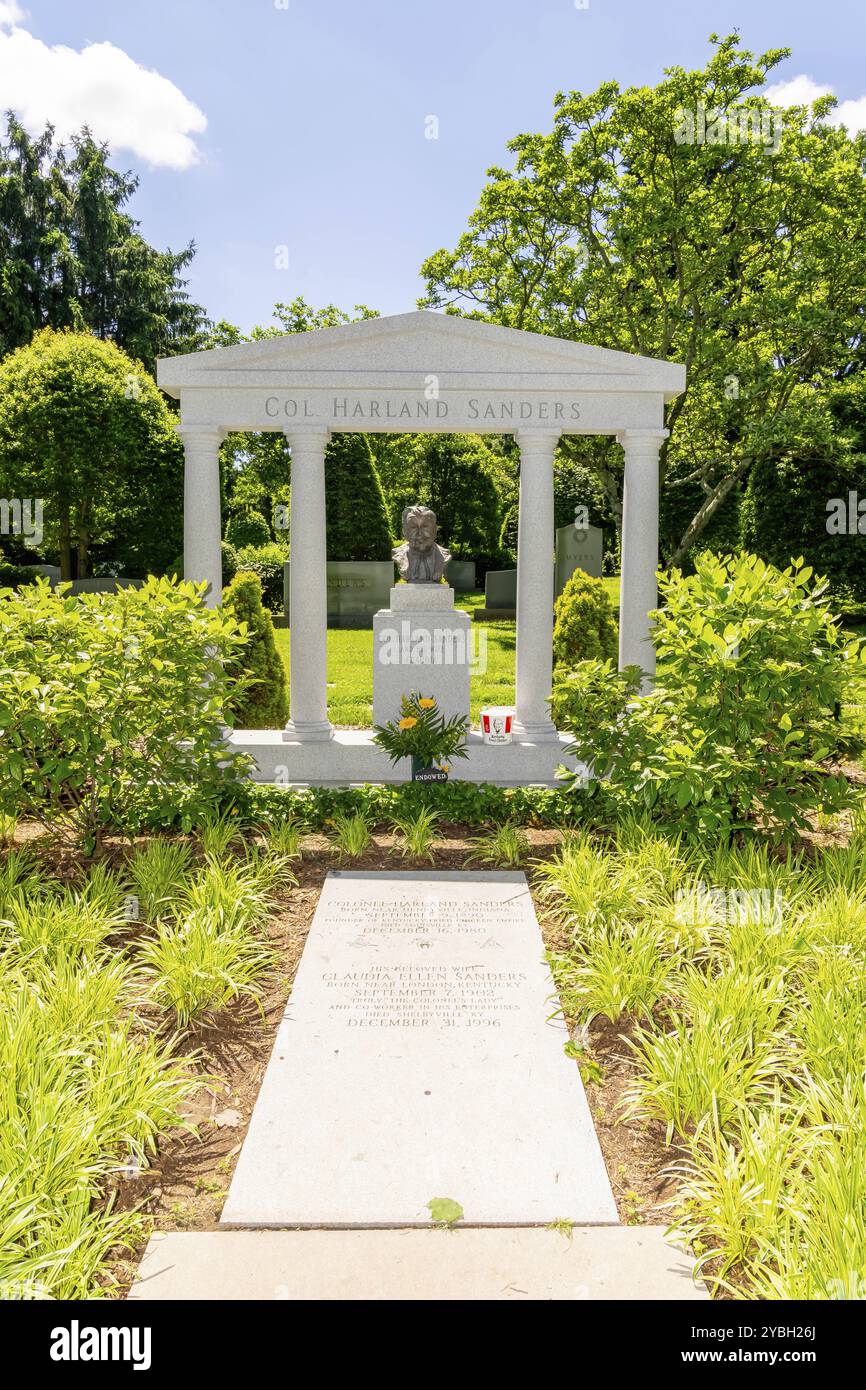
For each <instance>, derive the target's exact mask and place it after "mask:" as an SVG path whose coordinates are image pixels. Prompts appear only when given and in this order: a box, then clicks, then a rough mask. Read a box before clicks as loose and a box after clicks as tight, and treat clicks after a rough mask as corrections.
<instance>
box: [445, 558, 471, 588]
mask: <svg viewBox="0 0 866 1390" xmlns="http://www.w3.org/2000/svg"><path fill="white" fill-rule="evenodd" d="M445 578H446V580H447V581H448V583H449V584H450V585H451V588H452V589H459V590H460V592H461V593H463V592H466V591H471V590H472V589H474V588H475V561H474V560H449V561H448V564H447V565H446V566H445Z"/></svg>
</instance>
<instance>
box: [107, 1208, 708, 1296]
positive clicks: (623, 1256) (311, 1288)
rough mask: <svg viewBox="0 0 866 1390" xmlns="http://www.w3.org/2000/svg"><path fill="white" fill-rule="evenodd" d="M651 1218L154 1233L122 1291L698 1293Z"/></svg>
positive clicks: (687, 1266)
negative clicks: (556, 1225) (558, 1227)
mask: <svg viewBox="0 0 866 1390" xmlns="http://www.w3.org/2000/svg"><path fill="white" fill-rule="evenodd" d="M692 1268H693V1262H692V1260H691V1259H690V1258H689V1257H688V1256H686V1255H683V1254H682V1253H681V1252H680V1251H678V1250H675V1249H674V1248H673V1247H672V1246H670V1245H669V1244H667V1242H666V1241H665V1239H664V1228H663V1227H661V1226H576V1227H574V1228H573V1229H572V1231H571V1233H570V1236H569V1234H567V1233H560V1232H559V1231H549V1230H545V1229H544V1228H542V1227H523V1228H521V1229H517V1230H515V1229H498V1230H497V1229H494V1228H490V1227H488V1228H483V1229H482V1228H471V1227H460V1228H459V1229H458V1230H454V1231H447V1230H429V1229H428V1230H420V1229H417V1228H416V1229H414V1230H404V1231H374V1230H370V1231H359V1230H355V1231H200V1232H198V1231H195V1232H194V1231H190V1232H183V1231H180V1232H170V1233H161V1234H157V1235H154V1236H153V1237H152V1238H151V1241H150V1244H149V1245H148V1247H147V1251H146V1253H145V1256H144V1259H143V1260H142V1263H141V1268H140V1270H139V1274H138V1279H137V1280H136V1283H135V1285H134V1287H133V1289H132V1291H131V1293H130V1295H129V1297H130V1298H131V1299H160V1300H178V1301H187V1300H196V1299H226V1300H230V1299H240V1300H243V1299H288V1300H304V1299H313V1300H324V1301H338V1302H342V1301H346V1300H353V1299H359V1300H366V1301H375V1300H386V1299H387V1300H394V1301H398V1302H407V1301H416V1300H430V1301H433V1302H438V1301H440V1300H450V1301H455V1300H457V1301H485V1302H488V1301H494V1302H499V1301H502V1300H518V1301H522V1302H529V1301H533V1300H555V1301H574V1300H583V1299H587V1300H595V1299H628V1300H679V1301H682V1300H702V1299H703V1300H705V1299H707V1298H708V1294H707V1291H706V1288H705V1287H704V1285H703V1284H702V1283H701V1282H697V1283H696V1282H695V1281H694V1280H693V1278H692Z"/></svg>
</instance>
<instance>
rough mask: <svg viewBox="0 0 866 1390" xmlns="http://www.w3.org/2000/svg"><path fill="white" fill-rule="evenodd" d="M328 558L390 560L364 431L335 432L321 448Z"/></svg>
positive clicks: (379, 493)
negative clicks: (352, 432) (328, 442)
mask: <svg viewBox="0 0 866 1390" xmlns="http://www.w3.org/2000/svg"><path fill="white" fill-rule="evenodd" d="M325 494H326V497H327V527H328V559H329V560H390V558H391V548H392V546H393V544H394V543H393V541H392V539H391V528H390V526H389V524H388V508H387V506H386V505H385V494H384V493H383V491H382V483H381V480H380V478H379V471H378V469H377V468H376V461H375V459H374V458H373V455H372V453H371V452H370V444H369V441H368V439H367V436H366V435H365V434H335V435H334V437H333V439H332V440H331V442H330V444H329V445H328V447H327V449H326V450H325Z"/></svg>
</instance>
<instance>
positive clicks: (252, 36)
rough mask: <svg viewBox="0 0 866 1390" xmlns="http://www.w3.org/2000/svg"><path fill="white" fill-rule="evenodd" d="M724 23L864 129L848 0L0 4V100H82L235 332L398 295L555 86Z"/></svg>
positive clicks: (698, 51) (657, 69)
mask: <svg viewBox="0 0 866 1390" xmlns="http://www.w3.org/2000/svg"><path fill="white" fill-rule="evenodd" d="M735 27H738V28H739V29H740V31H741V34H742V37H743V40H744V42H745V43H746V44H747V45H748V46H749V47H750V48H752V49H753V50H754V51H762V50H763V49H765V48H769V47H781V46H787V47H790V48H792V49H793V54H792V57H791V58H790V59H789V60H788V61H787V62H786V63H785V65H784V67H783V68H781V69H780V70H779V77H780V79H783V80H786V81H789V82H790V81H792V80H793V79H795V78H797V79H799V85H798V87H797V88H796V89H795V88H791V89H790V90H791V91H797V92H801V93H802V92H803V91H806V92H812V91H813V90H814V89H813V87H812V86H810V85H809V84H808V83H805V84H804V79H806V78H808V79H811V83H812V84H818V85H819V86H820V87H822V88H829V89H832V90H833V91H834V92H835V93H836V95H837V96H838V97H839V99H840V101H845V102H847V103H849V105H848V106H846V111H847V113H848V116H849V124H852V125H853V124H857V125H866V99H864V92H866V69H864V63H863V55H864V52H866V7H863V6H862V5H858V4H855V3H853V0H822V3H820V4H817V3H813V2H812V0H809V3H806V0H799V3H792V2H791V0H788V2H787V3H783V0H709V3H704V2H703V0H699V2H698V3H695V0H662V2H661V3H658V0H657V3H647V2H646V0H645V2H644V3H639V2H638V0H589V3H588V7H587V8H579V6H578V5H576V4H575V3H574V0H522V2H521V0H462V3H461V0H437V3H435V4H427V3H418V0H368V2H367V3H362V2H361V0H146V3H145V2H144V0H30V3H29V4H27V5H26V8H25V5H24V0H18V3H16V0H0V109H2V108H3V107H5V106H7V105H10V104H11V105H13V106H14V107H15V108H16V110H19V111H22V108H25V109H24V110H23V112H22V114H23V115H24V116H25V123H27V124H29V125H31V126H37V125H38V124H39V123H40V121H41V120H42V119H43V118H44V117H45V116H51V118H52V119H53V120H55V121H56V122H57V123H58V125H59V127H60V129H63V127H64V123H66V124H68V125H70V126H71V125H73V124H75V123H77V122H78V121H79V118H80V117H81V116H83V115H85V116H87V118H88V119H89V120H90V121H91V124H92V125H93V128H94V130H95V132H96V133H97V134H100V135H102V136H103V137H104V138H108V139H109V140H110V143H111V145H112V149H113V151H114V162H115V164H116V165H118V166H120V167H124V168H133V169H135V170H136V171H137V172H138V173H139V174H140V176H141V187H140V190H139V192H138V194H137V196H136V198H135V200H134V204H133V208H132V210H133V212H134V213H135V215H136V216H137V217H138V218H139V219H140V220H141V223H142V230H143V231H144V234H145V235H146V236H147V238H148V239H149V240H150V241H152V242H153V243H154V244H156V245H158V246H167V245H171V246H172V247H178V246H180V245H182V244H184V243H185V242H186V241H188V240H189V239H190V238H191V237H192V238H194V239H195V241H196V243H197V246H198V254H197V257H196V260H195V262H194V266H193V269H192V275H191V292H192V294H193V296H194V298H196V299H197V300H198V301H199V302H200V303H202V304H203V305H204V306H205V308H206V309H207V311H208V312H209V314H211V316H213V317H215V318H228V319H229V320H231V321H232V322H234V323H237V324H239V325H240V326H241V327H242V328H244V329H248V328H250V327H251V326H252V325H253V324H254V323H257V322H266V321H267V320H268V319H269V317H270V311H271V308H272V306H273V304H274V302H275V301H276V300H289V299H292V298H293V297H294V296H295V295H298V294H303V295H304V296H305V298H306V299H308V300H309V301H310V302H311V303H312V304H314V305H316V306H319V305H322V304H324V303H327V302H334V303H336V304H339V305H340V306H342V307H347V308H348V307H351V306H352V305H353V304H355V303H366V304H369V305H370V306H371V307H373V308H376V309H379V310H380V311H381V312H383V313H399V312H401V311H403V310H406V309H411V308H413V307H414V305H415V300H416V298H417V296H418V295H419V294H420V293H421V291H422V288H423V286H422V283H421V280H420V277H419V274H418V271H419V267H420V265H421V263H422V261H423V260H424V258H425V256H427V255H428V254H429V253H430V252H432V251H434V250H436V249H437V248H438V247H440V246H451V245H453V243H454V241H455V240H456V238H457V236H458V235H459V234H460V232H461V231H462V230H463V228H464V226H465V223H466V219H467V216H468V214H469V213H470V211H471V210H472V208H473V207H474V205H475V202H476V200H477V197H478V193H479V190H480V188H481V186H482V183H483V180H484V174H485V170H486V169H487V168H488V166H489V165H491V164H494V163H503V162H505V161H506V151H505V142H506V141H507V140H508V139H509V138H510V137H511V136H513V135H515V134H517V133H518V132H520V131H524V130H533V131H534V130H542V129H547V128H549V126H550V121H551V108H552V98H553V94H554V93H555V92H556V91H557V90H559V89H574V88H576V89H581V90H584V91H589V90H591V89H592V88H594V87H595V86H597V84H598V83H599V82H601V81H603V80H606V79H609V78H615V79H616V80H617V81H619V82H620V83H621V84H622V85H624V86H626V85H630V84H644V83H654V82H656V81H657V80H658V79H659V78H660V76H661V73H662V69H663V67H665V66H667V65H670V64H672V63H678V64H681V65H683V66H685V67H697V66H701V65H703V62H704V61H705V59H706V56H707V53H708V45H707V42H706V40H707V36H708V34H709V33H710V32H712V31H715V32H717V33H720V34H724V33H728V32H729V31H730V30H731V29H733V28H735ZM94 46H96V47H94ZM64 50H65V51H64ZM154 74H159V77H156V76H154ZM430 116H435V117H436V118H437V120H438V138H437V139H429V138H426V136H425V122H426V120H427V118H428V117H430ZM283 247H285V248H286V252H285V253H283V252H278V251H277V249H276V248H283ZM286 258H287V260H288V268H283V263H284V262H285V260H286Z"/></svg>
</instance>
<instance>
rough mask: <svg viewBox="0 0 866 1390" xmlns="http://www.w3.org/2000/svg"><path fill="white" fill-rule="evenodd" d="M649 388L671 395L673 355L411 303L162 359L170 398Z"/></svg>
mask: <svg viewBox="0 0 866 1390" xmlns="http://www.w3.org/2000/svg"><path fill="white" fill-rule="evenodd" d="M431 375H432V376H435V377H436V378H437V384H438V386H439V387H440V388H441V389H442V390H444V391H447V390H452V389H454V390H467V389H470V390H486V391H502V390H512V391H513V390H536V391H537V390H550V391H569V392H573V391H582V392H583V391H594V392H608V391H612V392H641V393H643V392H653V393H659V394H661V395H662V396H663V398H664V399H665V400H671V399H673V398H674V397H675V396H677V395H679V393H680V392H681V391H682V390H683V388H684V386H685V368H684V367H682V366H680V365H679V364H678V363H674V362H664V361H659V360H656V359H654V358H650V357H638V356H635V355H633V354H631V353H626V352H616V351H613V350H611V349H608V348H599V347H591V346H589V345H588V344H585V343H578V342H572V341H570V340H568V339H564V338H553V337H549V336H547V335H545V334H540V333H528V332H524V331H522V330H520V329H513V328H503V327H500V326H499V325H497V324H490V323H482V322H479V321H477V320H474V319H466V318H461V317H459V316H457V315H452V314H439V313H433V312H430V311H429V310H418V311H416V312H413V313H408V314H394V315H391V316H389V317H386V318H379V319H365V320H361V321H359V322H356V323H349V324H344V325H340V326H339V327H336V328H320V329H316V330H314V331H312V332H309V333H296V334H286V335H283V336H281V337H277V338H267V339H261V340H259V341H256V342H250V343H242V344H239V345H238V346H236V347H229V348H212V349H210V350H208V351H206V352H197V353H191V354H188V355H185V356H178V357H170V358H162V359H161V360H160V362H159V366H158V381H159V384H160V386H161V387H162V388H163V390H165V391H167V392H168V393H169V394H170V395H173V396H179V395H180V394H181V391H182V390H183V389H184V388H187V387H193V388H195V387H198V388H201V387H204V388H208V387H212V388H223V389H225V388H231V387H240V388H249V387H276V388H279V387H285V388H291V389H312V390H315V389H317V388H327V389H329V390H332V389H335V388H343V387H345V388H348V389H352V388H357V389H365V388H371V387H376V388H379V389H381V388H385V389H388V388H390V389H393V390H406V389H415V390H417V389H419V388H423V386H424V383H425V379H426V378H427V377H429V376H431Z"/></svg>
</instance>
